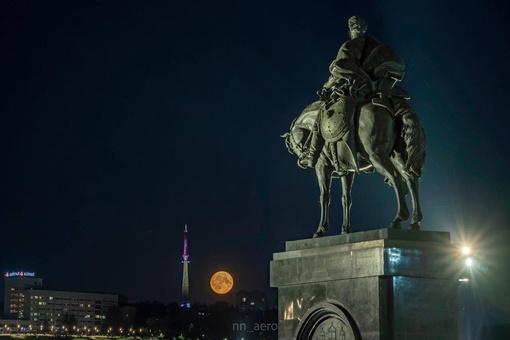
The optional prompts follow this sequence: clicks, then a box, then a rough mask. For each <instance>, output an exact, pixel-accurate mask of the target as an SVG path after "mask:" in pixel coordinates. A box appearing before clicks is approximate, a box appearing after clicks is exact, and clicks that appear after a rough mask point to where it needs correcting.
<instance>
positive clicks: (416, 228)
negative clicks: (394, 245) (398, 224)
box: [409, 223, 420, 230]
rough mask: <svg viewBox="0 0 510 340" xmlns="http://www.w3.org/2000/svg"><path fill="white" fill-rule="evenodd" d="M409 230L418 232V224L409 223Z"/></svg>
mask: <svg viewBox="0 0 510 340" xmlns="http://www.w3.org/2000/svg"><path fill="white" fill-rule="evenodd" d="M409 230H420V224H418V223H411V224H410V225H409Z"/></svg>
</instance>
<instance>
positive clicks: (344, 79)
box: [298, 16, 425, 176]
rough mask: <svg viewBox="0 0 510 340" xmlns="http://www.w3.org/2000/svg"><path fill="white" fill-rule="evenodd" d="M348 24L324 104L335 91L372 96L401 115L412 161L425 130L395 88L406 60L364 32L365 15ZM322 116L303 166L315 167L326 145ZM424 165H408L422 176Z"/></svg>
mask: <svg viewBox="0 0 510 340" xmlns="http://www.w3.org/2000/svg"><path fill="white" fill-rule="evenodd" d="M348 25H349V36H350V40H348V41H347V42H345V43H344V44H343V45H342V46H341V47H340V50H339V51H338V54H337V57H336V59H335V60H334V61H333V62H332V63H331V65H330V66H329V71H330V77H329V79H328V81H327V82H326V83H325V84H324V86H323V89H322V90H321V92H320V93H319V96H320V99H321V101H323V102H324V103H325V104H326V103H328V102H331V101H334V99H335V96H334V94H335V92H336V91H341V93H343V94H345V95H349V96H352V97H354V98H355V99H356V100H357V101H358V102H360V101H361V102H363V101H365V102H368V101H370V100H372V102H373V103H374V104H376V105H381V106H384V107H386V108H387V109H388V110H389V111H390V112H391V113H392V114H393V115H394V116H395V117H400V119H402V122H403V132H402V133H403V136H404V141H405V144H406V151H407V152H406V153H407V155H405V157H406V158H405V159H407V160H408V165H409V161H410V158H413V159H414V158H416V157H411V153H413V152H417V151H418V150H420V151H423V150H424V141H425V134H424V131H423V129H422V128H421V125H420V122H419V120H418V117H417V116H416V113H415V112H414V111H413V110H412V109H411V107H410V106H409V105H408V104H407V102H406V100H407V99H409V96H408V95H407V93H406V92H405V91H404V90H403V89H400V88H394V85H395V84H396V82H397V81H400V80H402V78H403V76H404V69H405V66H404V62H403V61H402V59H400V57H399V56H398V55H397V54H396V53H395V52H394V51H393V50H392V49H391V48H390V47H389V46H387V45H384V44H382V43H380V42H379V41H377V40H376V39H375V38H373V37H371V36H367V35H365V33H366V30H367V28H368V25H367V23H366V21H365V20H364V19H363V18H361V17H359V16H353V17H351V18H350V19H349V21H348ZM374 98H375V99H374ZM320 116H321V115H320V114H319V115H318V118H317V121H316V122H315V124H314V128H313V130H312V138H311V143H310V147H309V149H308V151H307V152H305V153H304V154H303V155H302V156H301V158H300V159H299V160H298V165H299V166H300V167H302V168H306V167H314V166H315V164H316V163H317V160H318V158H319V156H320V153H321V150H322V147H323V146H324V139H323V137H322V136H321V133H320V128H319V126H320V124H319V118H320ZM422 143H423V145H422ZM422 149H423V150H422ZM423 152H424V151H423ZM422 166H423V164H415V165H414V166H410V167H409V166H408V169H410V171H413V172H414V173H415V174H417V175H418V176H419V175H420V174H421V172H420V171H421V167H422Z"/></svg>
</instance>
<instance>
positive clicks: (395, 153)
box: [282, 101, 425, 237]
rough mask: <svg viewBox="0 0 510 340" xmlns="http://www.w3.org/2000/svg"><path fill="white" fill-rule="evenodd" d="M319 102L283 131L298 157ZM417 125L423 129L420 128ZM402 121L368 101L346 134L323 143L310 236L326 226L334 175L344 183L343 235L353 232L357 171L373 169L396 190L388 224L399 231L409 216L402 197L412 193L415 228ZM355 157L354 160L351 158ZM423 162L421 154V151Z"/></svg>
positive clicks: (413, 184)
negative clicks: (317, 210) (316, 218)
mask: <svg viewBox="0 0 510 340" xmlns="http://www.w3.org/2000/svg"><path fill="white" fill-rule="evenodd" d="M322 105H324V104H323V102H320V101H317V102H314V103H312V104H311V105H309V106H308V107H306V108H305V109H304V110H303V112H302V113H301V114H300V115H299V116H298V117H297V118H296V119H295V120H294V121H293V122H292V124H291V127H290V131H289V132H288V133H286V134H284V135H283V136H282V137H284V138H285V144H286V146H287V149H288V150H289V152H290V153H294V154H296V155H297V156H298V157H301V155H302V154H303V153H305V152H306V151H307V149H308V148H309V144H310V135H311V131H312V129H313V126H314V124H315V121H316V118H317V116H318V114H319V112H320V110H321V108H322ZM420 128H421V127H420ZM401 129H402V122H401V121H399V119H398V118H394V117H392V115H391V114H390V112H389V111H388V110H387V109H386V108H384V107H381V106H377V105H374V104H372V103H371V102H370V101H367V102H364V103H361V104H358V105H357V108H356V111H355V113H354V117H353V124H352V126H351V127H350V129H349V132H348V133H347V134H346V135H345V136H344V137H343V138H342V139H341V140H339V141H337V142H327V141H326V142H325V145H324V147H323V148H322V151H321V153H320V156H319V159H318V161H317V163H316V165H315V173H316V175H317V180H318V182H319V188H320V206H321V219H320V223H319V227H318V229H317V231H316V232H315V234H314V235H313V237H321V236H323V235H324V233H325V232H326V231H328V230H329V203H330V190H331V179H332V177H333V174H334V173H337V174H338V175H339V177H340V179H341V182H342V207H343V223H342V234H344V233H349V232H351V225H350V209H351V205H352V201H351V188H352V184H353V182H354V177H355V174H356V173H357V172H360V171H361V172H368V171H369V172H372V171H373V169H375V170H376V171H377V172H379V173H380V174H381V175H383V176H384V177H385V181H386V182H387V183H388V184H389V185H390V186H392V187H393V188H394V190H395V196H396V199H397V213H396V216H395V218H394V219H393V221H392V222H391V224H390V226H389V228H395V229H400V228H401V226H400V223H401V222H402V221H405V220H407V219H408V218H409V210H408V208H407V204H406V201H405V196H406V195H407V193H409V192H410V193H411V198H412V205H413V214H412V219H411V224H410V226H409V229H410V230H419V229H420V221H421V219H422V213H421V209H420V201H419V197H418V179H419V178H418V176H417V175H416V174H415V173H413V172H412V171H408V170H409V169H407V167H406V160H405V159H404V156H403V155H405V144H404V140H403V137H402V134H401ZM353 156H354V157H357V160H356V161H354V162H349V161H348V160H349V159H351V160H352V159H353ZM420 157H422V159H421V160H420V162H421V164H423V161H424V157H425V152H424V151H423V152H422V153H421V154H420Z"/></svg>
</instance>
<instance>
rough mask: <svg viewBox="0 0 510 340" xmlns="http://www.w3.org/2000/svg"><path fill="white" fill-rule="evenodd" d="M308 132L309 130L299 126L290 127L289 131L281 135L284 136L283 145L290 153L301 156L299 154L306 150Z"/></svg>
mask: <svg viewBox="0 0 510 340" xmlns="http://www.w3.org/2000/svg"><path fill="white" fill-rule="evenodd" d="M309 134H310V131H309V130H304V129H302V128H299V127H292V128H291V130H290V132H287V133H286V134H284V135H282V136H281V137H283V138H285V146H286V147H287V150H288V151H289V152H290V153H292V154H296V156H298V157H301V155H302V154H303V153H304V152H305V151H306V148H307V146H306V144H307V143H306V142H307V138H308V135H309Z"/></svg>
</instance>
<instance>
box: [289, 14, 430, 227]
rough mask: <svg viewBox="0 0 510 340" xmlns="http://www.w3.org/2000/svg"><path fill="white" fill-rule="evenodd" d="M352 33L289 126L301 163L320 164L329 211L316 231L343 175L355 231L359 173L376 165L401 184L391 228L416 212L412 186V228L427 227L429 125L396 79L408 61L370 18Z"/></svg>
mask: <svg viewBox="0 0 510 340" xmlns="http://www.w3.org/2000/svg"><path fill="white" fill-rule="evenodd" d="M348 25H349V35H350V40H348V41H347V42H345V43H344V44H343V45H342V46H341V47H340V50H339V51H338V55H337V57H336V59H335V60H334V61H333V62H332V63H331V65H330V67H329V71H330V77H329V79H328V81H327V82H326V83H325V84H324V86H323V88H322V90H321V91H319V92H318V95H319V97H320V100H318V101H316V102H314V103H312V104H310V105H309V106H307V107H306V108H305V109H304V110H303V112H302V113H301V114H300V115H299V116H298V117H297V118H296V119H294V121H293V122H292V124H291V126H290V131H289V132H288V133H286V134H284V135H283V136H282V137H284V138H285V144H286V146H287V149H288V150H289V152H290V153H293V154H296V155H297V156H298V165H299V166H300V167H301V168H304V169H306V168H315V173H316V175H317V180H318V182H319V188H320V205H321V219H320V223H319V227H318V229H317V231H316V232H315V234H314V235H313V237H321V236H324V234H325V233H326V232H327V231H328V230H329V202H330V191H331V180H332V178H333V176H334V175H335V174H337V175H338V176H339V177H340V179H341V182H342V206H343V223H342V234H344V233H349V232H351V226H350V208H351V204H352V202H351V188H352V184H353V182H354V177H355V174H357V173H360V172H373V171H374V170H375V171H377V172H378V173H380V174H381V175H383V176H384V178H385V182H386V183H388V184H389V185H390V186H392V187H393V189H394V191H395V196H396V199H397V213H396V216H395V218H394V219H393V221H392V222H391V223H390V226H389V228H396V229H400V228H401V222H402V221H405V220H407V219H408V218H409V215H410V214H409V210H408V208H407V204H406V201H405V196H406V195H407V194H408V193H410V194H411V200H412V206H413V211H412V217H411V223H410V225H409V229H410V230H419V229H420V221H421V220H422V213H421V209H420V200H419V195H418V191H419V189H418V179H419V178H420V177H421V174H422V168H423V165H424V162H425V143H426V136H425V131H424V129H423V127H422V125H421V123H420V121H419V119H418V116H417V115H416V112H415V111H414V110H413V109H412V108H411V107H410V106H409V104H408V103H407V101H408V100H409V98H410V97H409V95H408V94H407V92H406V91H405V90H404V89H402V88H400V87H396V86H395V85H396V83H397V82H399V81H401V80H402V78H403V76H404V70H405V65H404V62H403V61H402V59H401V58H400V57H399V55H398V54H397V53H396V52H395V51H394V50H393V49H391V48H390V47H389V46H388V45H385V44H382V43H381V42H379V41H378V40H377V39H375V38H374V37H372V36H368V35H366V30H367V28H368V25H367V23H366V21H365V20H364V19H363V18H361V17H359V16H353V17H351V18H350V19H349V21H348Z"/></svg>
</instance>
